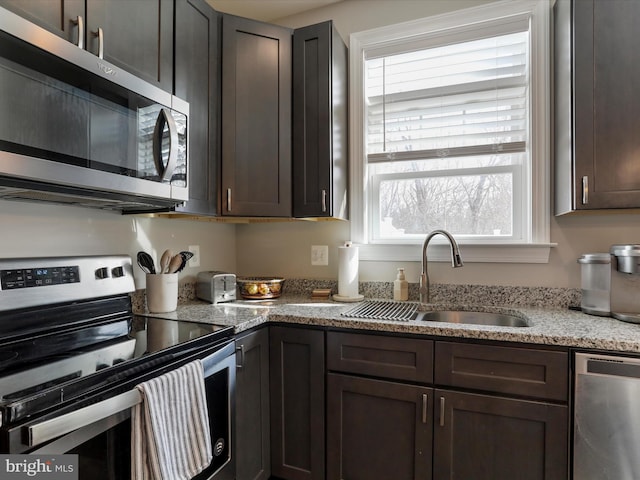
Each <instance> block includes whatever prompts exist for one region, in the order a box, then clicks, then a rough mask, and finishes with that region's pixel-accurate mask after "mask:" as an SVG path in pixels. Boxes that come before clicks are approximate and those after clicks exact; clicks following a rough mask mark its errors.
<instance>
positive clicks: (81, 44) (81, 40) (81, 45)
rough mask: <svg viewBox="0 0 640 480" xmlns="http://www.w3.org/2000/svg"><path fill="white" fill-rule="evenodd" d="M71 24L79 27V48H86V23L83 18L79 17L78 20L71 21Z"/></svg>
mask: <svg viewBox="0 0 640 480" xmlns="http://www.w3.org/2000/svg"><path fill="white" fill-rule="evenodd" d="M71 23H73V24H74V25H77V26H78V43H77V44H76V45H78V48H84V21H83V20H82V16H80V15H78V18H76V19H75V20H71Z"/></svg>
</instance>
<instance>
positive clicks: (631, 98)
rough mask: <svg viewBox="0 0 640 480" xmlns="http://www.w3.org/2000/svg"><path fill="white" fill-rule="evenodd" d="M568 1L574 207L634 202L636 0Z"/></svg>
mask: <svg viewBox="0 0 640 480" xmlns="http://www.w3.org/2000/svg"><path fill="white" fill-rule="evenodd" d="M572 7H573V11H572V14H573V18H572V19H571V26H572V28H573V43H572V45H573V52H572V53H573V68H574V71H573V72H572V73H573V87H574V88H573V93H574V98H573V106H574V109H575V111H574V116H573V118H574V122H575V124H574V135H575V137H574V138H573V141H572V147H573V149H574V161H575V165H574V169H575V170H574V182H575V188H574V191H573V194H574V199H573V200H574V205H575V209H578V210H581V209H585V210H588V209H603V208H634V207H640V175H639V174H638V164H639V163H640V137H639V136H638V134H637V132H638V131H640V115H638V111H640V93H638V89H637V85H638V83H640V51H639V50H638V48H637V36H638V35H637V29H638V22H637V19H638V18H640V2H624V1H621V2H610V1H607V0H577V1H575V0H574V1H573V2H572ZM563 8H564V10H568V8H569V6H568V5H566V3H565V2H562V4H559V5H558V9H559V11H560V12H562V10H563ZM567 17H569V15H567ZM569 18H570V17H569ZM567 28H568V27H567ZM565 38H567V39H570V38H571V37H569V34H567V35H566V36H565ZM568 186H569V185H564V186H563V185H558V186H557V187H556V188H560V189H561V188H565V189H566V188H567V187H568Z"/></svg>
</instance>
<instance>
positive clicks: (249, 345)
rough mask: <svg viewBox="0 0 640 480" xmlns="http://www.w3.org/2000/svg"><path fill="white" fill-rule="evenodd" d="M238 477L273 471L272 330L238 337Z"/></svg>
mask: <svg viewBox="0 0 640 480" xmlns="http://www.w3.org/2000/svg"><path fill="white" fill-rule="evenodd" d="M236 350H237V364H238V367H237V369H236V439H235V441H236V448H235V452H236V453H235V456H236V480H267V479H268V478H269V476H270V475H271V458H270V456H271V452H270V428H269V425H270V422H269V415H270V410H269V330H268V329H267V328H262V329H260V330H257V331H255V332H251V333H248V334H246V335H243V336H241V337H238V338H236Z"/></svg>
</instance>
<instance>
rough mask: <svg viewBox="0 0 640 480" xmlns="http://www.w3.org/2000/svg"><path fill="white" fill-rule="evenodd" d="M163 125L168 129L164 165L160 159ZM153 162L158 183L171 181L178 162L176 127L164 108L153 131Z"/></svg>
mask: <svg viewBox="0 0 640 480" xmlns="http://www.w3.org/2000/svg"><path fill="white" fill-rule="evenodd" d="M165 125H166V126H167V128H168V129H169V155H168V158H167V163H166V165H165V163H164V162H163V159H162V134H163V132H164V127H165ZM153 161H154V163H155V165H156V171H157V172H158V175H159V176H160V181H163V182H164V181H165V180H169V179H171V176H172V175H173V171H174V170H175V168H176V163H177V161H178V127H177V125H176V121H175V120H174V119H173V115H171V112H170V111H169V110H167V109H166V108H161V109H160V113H158V118H157V120H156V126H155V128H154V130H153Z"/></svg>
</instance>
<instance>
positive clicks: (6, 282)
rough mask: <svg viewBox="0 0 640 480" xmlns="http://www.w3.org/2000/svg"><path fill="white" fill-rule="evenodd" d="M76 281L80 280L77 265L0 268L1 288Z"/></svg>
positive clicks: (7, 288)
mask: <svg viewBox="0 0 640 480" xmlns="http://www.w3.org/2000/svg"><path fill="white" fill-rule="evenodd" d="M78 282H80V268H79V267H78V266H77V265H74V266H67V267H34V268H20V269H17V270H0V285H1V286H2V290H9V289H14V288H29V287H44V286H47V285H60V284H61V283H78Z"/></svg>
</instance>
